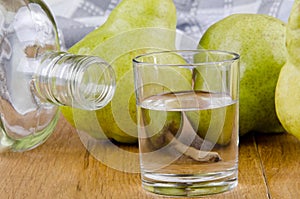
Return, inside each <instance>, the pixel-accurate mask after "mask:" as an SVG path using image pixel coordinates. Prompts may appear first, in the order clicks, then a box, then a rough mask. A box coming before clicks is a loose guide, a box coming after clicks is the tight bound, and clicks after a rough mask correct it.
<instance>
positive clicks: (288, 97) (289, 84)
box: [275, 0, 300, 139]
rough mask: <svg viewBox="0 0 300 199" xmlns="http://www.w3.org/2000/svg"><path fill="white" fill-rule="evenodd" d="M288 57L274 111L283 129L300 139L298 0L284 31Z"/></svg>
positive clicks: (299, 20) (299, 23) (279, 83)
mask: <svg viewBox="0 0 300 199" xmlns="http://www.w3.org/2000/svg"><path fill="white" fill-rule="evenodd" d="M286 47H287V51H288V59H287V62H286V64H285V65H284V66H283V68H282V69H281V72H280V75H279V78H278V82H277V87H276V95H275V104H276V112H277V115H278V118H279V120H280V121H281V123H282V125H283V127H284V128H285V130H286V131H287V132H288V133H290V134H292V135H294V136H296V137H297V138H298V139H300V114H299V113H300V92H299V90H300V81H299V80H300V0H295V2H294V5H293V7H292V11H291V13H290V17H289V21H288V24H287V32H286Z"/></svg>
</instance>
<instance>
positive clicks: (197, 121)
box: [133, 50, 239, 196]
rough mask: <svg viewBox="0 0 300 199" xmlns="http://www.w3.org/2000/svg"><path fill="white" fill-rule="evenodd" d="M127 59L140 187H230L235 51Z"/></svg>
mask: <svg viewBox="0 0 300 199" xmlns="http://www.w3.org/2000/svg"><path fill="white" fill-rule="evenodd" d="M133 67H134V82H135V93H136V98H137V100H136V105H137V121H138V136H139V153H140V169H141V178H142V186H143V188H144V189H145V190H148V191H150V192H154V193H158V194H163V195H177V196H201V195H208V194H215V193H221V192H225V191H228V190H231V189H233V188H234V187H236V186H237V183H238V121H239V120H238V102H239V55H238V54H235V53H231V52H225V51H212V50H183V51H163V52H153V53H149V54H144V55H140V56H138V57H136V58H135V59H134V60H133Z"/></svg>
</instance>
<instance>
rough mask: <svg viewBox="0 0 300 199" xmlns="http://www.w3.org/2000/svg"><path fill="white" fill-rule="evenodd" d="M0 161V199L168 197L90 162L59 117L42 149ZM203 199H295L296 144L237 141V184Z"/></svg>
mask: <svg viewBox="0 0 300 199" xmlns="http://www.w3.org/2000/svg"><path fill="white" fill-rule="evenodd" d="M131 148H132V150H133V151H136V147H135V146H131ZM0 160H1V161H0V171H1V172H0V198H1V199H6V198H8V199H15V198H16V199H27V198H29V199H34V198H42V199H48V198H51V199H56V198H64V199H65V198H67V199H68V198H71V199H73V198H75V199H76V198H80V199H81V198H88V199H93V198H101V199H102V198H130V199H134V198H170V197H163V196H159V195H155V194H151V193H148V192H146V191H144V190H143V189H142V188H141V180H140V176H139V174H137V173H126V172H121V171H118V170H115V169H112V168H110V167H108V166H105V165H104V164H102V163H101V161H98V160H97V159H95V158H94V157H93V156H92V155H91V154H90V153H89V152H88V151H87V150H86V148H85V147H84V146H83V144H82V142H81V140H80V139H79V136H78V134H77V132H76V130H75V129H74V128H72V127H71V126H70V125H69V124H68V123H67V122H66V121H65V120H64V119H63V118H61V120H60V121H59V125H58V126H57V128H56V130H55V132H54V134H53V135H52V136H51V137H50V138H49V139H48V140H47V142H46V143H44V144H43V145H42V146H40V147H38V148H36V149H34V150H31V151H28V152H24V153H11V152H10V153H4V154H0ZM207 198H214V199H221V198H226V199H230V198H238V199H242V198H243V199H244V198H249V199H264V198H272V199H277V198H278V199H289V198H291V199H296V198H300V142H299V141H298V140H297V139H296V138H294V137H293V136H291V135H288V134H272V135H271V134H269V135H263V134H258V135H255V136H254V135H247V136H244V137H242V138H241V139H240V151H239V184H238V186H237V187H236V188H235V189H234V190H232V191H229V192H226V193H223V194H217V195H213V196H209V197H207Z"/></svg>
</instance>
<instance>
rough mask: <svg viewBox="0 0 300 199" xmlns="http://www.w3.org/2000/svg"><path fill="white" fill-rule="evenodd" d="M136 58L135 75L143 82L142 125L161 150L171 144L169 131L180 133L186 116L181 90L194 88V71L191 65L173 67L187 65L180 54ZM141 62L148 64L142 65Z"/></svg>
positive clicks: (146, 133) (173, 133)
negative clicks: (188, 66)
mask: <svg viewBox="0 0 300 199" xmlns="http://www.w3.org/2000/svg"><path fill="white" fill-rule="evenodd" d="M136 61H137V63H135V68H136V70H135V72H136V76H140V77H141V78H142V79H143V81H142V85H139V84H137V87H141V89H139V92H140V95H139V96H138V101H139V107H140V108H139V109H138V111H139V114H138V115H139V116H138V118H139V120H140V122H139V126H140V127H143V128H141V129H144V130H145V135H146V136H147V137H148V138H149V139H148V140H150V142H151V143H152V147H153V149H159V148H161V147H163V146H165V145H167V144H168V143H169V140H168V139H167V138H166V135H167V134H168V133H172V135H173V136H176V135H179V134H180V133H181V130H182V125H183V117H182V113H181V111H180V108H181V107H182V103H184V101H183V100H184V99H181V98H180V94H179V93H178V92H180V91H186V90H192V75H193V72H192V70H190V68H184V67H174V66H170V64H174V65H175V64H176V65H180V64H182V65H184V64H186V61H185V60H184V59H183V58H182V57H181V56H180V55H178V54H177V53H167V54H165V53H154V54H150V55H148V56H143V57H142V58H139V59H137V60H136ZM138 62H144V63H147V65H144V67H141V66H139V63H138ZM150 63H152V65H151V64H150ZM164 64H166V65H164ZM149 66H150V67H149ZM140 68H141V69H140ZM178 82H179V83H178ZM177 93H178V94H177ZM158 102H162V103H161V104H157V103H158ZM152 103H155V106H153V105H152ZM175 110H176V111H175Z"/></svg>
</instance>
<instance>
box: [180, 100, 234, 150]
mask: <svg viewBox="0 0 300 199" xmlns="http://www.w3.org/2000/svg"><path fill="white" fill-rule="evenodd" d="M236 106H237V105H236V104H233V105H231V106H227V107H220V108H215V109H207V110H200V111H188V112H186V116H187V118H188V120H189V121H190V123H191V125H192V127H193V128H194V129H195V131H196V132H197V134H198V135H199V136H200V137H201V138H203V139H204V138H205V140H209V141H210V142H211V143H214V144H219V145H222V146H225V145H228V144H229V143H230V141H231V138H232V133H233V131H234V130H235V129H234V126H235V124H236V122H237V111H236Z"/></svg>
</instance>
